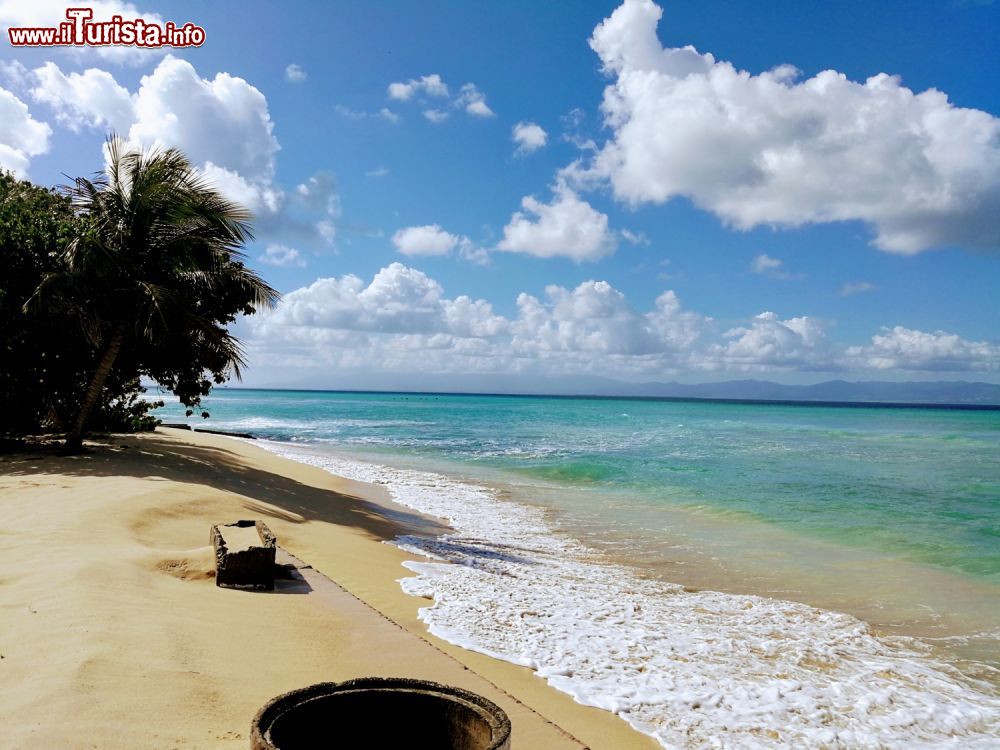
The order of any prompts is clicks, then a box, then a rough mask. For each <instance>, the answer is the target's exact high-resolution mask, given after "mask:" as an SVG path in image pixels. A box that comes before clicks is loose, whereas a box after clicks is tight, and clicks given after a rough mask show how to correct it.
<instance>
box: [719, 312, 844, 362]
mask: <svg viewBox="0 0 1000 750" xmlns="http://www.w3.org/2000/svg"><path fill="white" fill-rule="evenodd" d="M723 335H724V337H725V338H728V339H731V340H730V341H729V343H728V344H725V345H719V344H716V345H714V346H713V347H712V348H711V350H710V351H709V353H708V356H707V357H706V360H707V364H708V366H709V367H720V366H721V367H725V368H726V369H731V370H737V371H740V370H765V369H774V368H794V369H800V370H809V369H827V370H829V369H832V367H833V365H832V357H831V352H830V348H829V346H828V340H827V338H826V331H825V326H824V325H823V323H821V322H820V321H818V320H817V319H816V318H811V317H809V316H807V315H805V316H802V317H798V318H789V319H788V320H781V319H780V318H779V317H778V315H777V314H776V313H773V312H763V313H761V314H760V315H757V316H756V317H755V318H754V319H753V320H752V321H751V322H750V326H749V327H739V328H733V329H731V330H729V331H726V332H725V334H723Z"/></svg>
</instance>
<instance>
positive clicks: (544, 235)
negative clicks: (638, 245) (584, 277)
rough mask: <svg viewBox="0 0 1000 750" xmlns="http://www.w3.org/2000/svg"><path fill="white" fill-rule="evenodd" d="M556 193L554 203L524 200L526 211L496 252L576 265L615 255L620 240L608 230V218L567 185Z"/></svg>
mask: <svg viewBox="0 0 1000 750" xmlns="http://www.w3.org/2000/svg"><path fill="white" fill-rule="evenodd" d="M554 192H555V197H554V198H553V200H552V202H551V203H542V202H540V201H538V200H536V199H535V198H534V197H532V196H530V195H529V196H525V197H524V198H523V199H521V207H522V209H523V211H517V212H515V213H514V215H513V216H511V219H510V222H509V223H508V224H507V226H505V227H504V230H503V239H502V240H501V241H500V243H499V244H498V245H497V249H498V250H505V251H507V252H514V253H527V254H528V255H534V256H536V257H539V258H552V257H557V256H562V257H566V258H572V259H573V260H575V261H577V262H582V261H592V260H599V259H600V258H603V257H605V256H607V255H611V254H612V253H614V251H615V247H616V246H617V240H616V238H615V236H614V234H613V233H612V232H611V231H609V230H608V217H607V216H606V215H605V214H603V213H601V212H600V211H598V210H596V209H595V208H594V207H593V206H591V205H590V204H589V203H587V202H586V201H584V200H581V199H580V198H579V196H578V195H577V194H576V193H574V192H573V191H572V190H570V189H569V188H568V187H566V186H565V185H557V186H556V188H555V189H554ZM532 217H533V218H532Z"/></svg>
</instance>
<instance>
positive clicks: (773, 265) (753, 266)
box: [750, 255, 781, 273]
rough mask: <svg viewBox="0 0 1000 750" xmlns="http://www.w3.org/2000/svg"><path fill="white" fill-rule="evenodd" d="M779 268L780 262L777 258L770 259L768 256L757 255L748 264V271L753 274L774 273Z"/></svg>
mask: <svg viewBox="0 0 1000 750" xmlns="http://www.w3.org/2000/svg"><path fill="white" fill-rule="evenodd" d="M779 268H781V261H780V260H778V259H777V258H772V257H771V256H770V255H758V256H757V257H756V258H754V259H753V261H752V262H751V263H750V270H751V271H753V272H754V273H765V272H766V271H775V270H777V269H779Z"/></svg>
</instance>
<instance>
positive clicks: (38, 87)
mask: <svg viewBox="0 0 1000 750" xmlns="http://www.w3.org/2000/svg"><path fill="white" fill-rule="evenodd" d="M29 80H30V81H31V85H32V88H31V97H32V98H33V99H34V100H35V101H37V102H43V103H44V104H47V105H49V106H50V107H52V109H53V110H54V111H55V113H56V120H57V121H58V122H59V123H60V124H62V125H64V126H66V127H68V128H69V129H70V130H73V131H74V132H77V131H79V130H80V129H81V128H84V127H89V128H99V129H107V128H110V129H112V130H115V131H118V132H124V131H126V130H127V129H128V128H129V127H130V126H131V125H132V123H133V122H134V121H135V118H136V113H135V103H134V101H133V98H132V95H131V94H129V92H128V89H126V88H125V87H124V86H120V85H119V84H118V82H117V81H116V80H115V78H114V76H112V75H111V74H110V73H108V72H107V71H106V70H100V69H99V68H88V69H87V70H85V71H84V72H83V73H70V74H69V75H67V74H65V73H63V72H62V71H61V70H60V69H59V66H58V65H56V64H55V63H53V62H47V63H45V64H44V65H43V66H41V67H40V68H35V70H34V71H32V73H31V78H30V79H29Z"/></svg>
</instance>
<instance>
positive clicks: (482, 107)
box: [455, 83, 496, 117]
mask: <svg viewBox="0 0 1000 750" xmlns="http://www.w3.org/2000/svg"><path fill="white" fill-rule="evenodd" d="M455 106H457V107H463V108H464V109H465V111H466V113H467V114H470V115H472V116H473V117H496V113H495V112H494V111H493V110H492V109H490V108H489V106H487V104H486V95H485V94H484V93H483V92H481V91H480V90H479V89H478V88H476V84H474V83H467V84H465V85H464V86H462V91H461V93H460V94H459V95H458V98H457V99H455Z"/></svg>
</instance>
